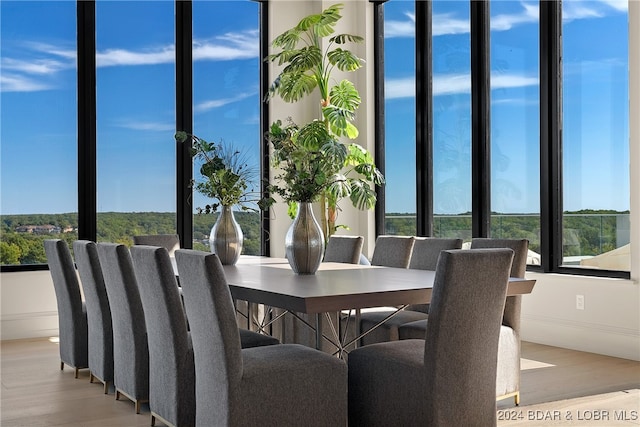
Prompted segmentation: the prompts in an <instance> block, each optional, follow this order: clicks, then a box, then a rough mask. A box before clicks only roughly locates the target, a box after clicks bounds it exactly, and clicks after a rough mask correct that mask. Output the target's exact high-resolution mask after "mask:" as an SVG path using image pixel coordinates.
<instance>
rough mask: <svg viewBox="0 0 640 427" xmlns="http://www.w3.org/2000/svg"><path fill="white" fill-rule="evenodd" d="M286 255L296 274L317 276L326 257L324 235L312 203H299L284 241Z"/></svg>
mask: <svg viewBox="0 0 640 427" xmlns="http://www.w3.org/2000/svg"><path fill="white" fill-rule="evenodd" d="M284 246H285V253H286V256H287V260H288V261H289V265H290V266H291V269H292V270H293V271H294V272H295V273H296V274H315V272H316V271H317V270H318V267H320V262H322V257H323V255H324V235H323V234H322V228H320V224H318V221H316V217H315V216H314V214H313V209H312V205H311V203H299V204H298V213H297V215H296V217H295V219H294V220H293V224H291V226H290V227H289V230H288V231H287V234H286V236H285V240H284Z"/></svg>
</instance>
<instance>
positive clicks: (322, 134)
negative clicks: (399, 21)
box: [265, 4, 384, 238]
mask: <svg viewBox="0 0 640 427" xmlns="http://www.w3.org/2000/svg"><path fill="white" fill-rule="evenodd" d="M342 7H343V5H342V4H335V5H332V6H330V7H328V8H327V9H325V10H324V11H322V13H319V14H313V15H309V16H306V17H304V18H303V19H302V20H300V22H298V24H297V25H296V26H295V27H293V28H291V29H289V30H287V31H285V32H284V33H282V34H280V35H279V36H277V37H276V38H275V39H274V40H273V41H272V43H271V45H272V47H273V48H274V49H276V50H278V51H277V52H276V53H273V54H271V55H268V56H267V58H266V59H265V60H266V61H268V62H273V63H277V64H278V65H281V66H284V67H283V68H282V71H281V72H280V74H279V75H278V76H277V77H276V79H275V80H274V81H273V83H272V84H271V86H270V87H269V90H268V93H267V99H271V98H272V97H274V96H279V97H280V98H281V99H282V100H284V101H285V102H298V101H300V100H301V99H302V98H304V97H305V96H308V95H311V94H312V93H314V91H315V89H316V88H317V89H318V92H319V94H320V109H321V117H320V118H319V119H314V120H312V121H311V122H309V123H307V124H305V125H303V126H298V125H297V124H295V123H293V122H292V121H289V123H288V124H287V125H285V126H283V125H282V122H281V121H276V122H275V123H274V124H273V125H272V126H271V128H270V130H269V132H268V134H267V138H268V139H269V141H270V142H271V143H272V145H273V149H274V150H273V151H274V156H273V165H274V166H275V167H279V168H280V169H281V170H282V171H283V173H282V174H281V175H279V176H277V177H276V180H277V181H279V184H278V183H276V184H275V185H272V188H271V190H272V191H273V192H275V193H277V194H279V195H280V196H281V197H283V199H284V200H285V201H287V202H290V203H291V202H301V201H317V200H319V201H320V203H321V205H322V207H323V209H322V217H321V223H322V227H323V231H324V233H325V236H326V237H327V238H328V237H329V236H330V235H331V234H333V233H334V232H335V230H336V228H337V227H339V226H337V225H336V218H337V212H338V202H339V201H340V199H342V198H346V197H348V198H350V200H351V202H352V203H353V205H354V206H355V207H356V208H358V209H371V208H373V207H374V206H375V203H376V193H375V191H374V188H373V187H374V186H375V185H382V184H383V183H384V177H383V176H382V174H381V173H380V171H379V170H378V169H377V168H376V166H375V164H374V162H373V157H372V156H371V155H370V154H369V153H368V152H367V150H365V149H364V148H363V147H361V146H360V145H358V144H355V143H351V144H350V145H348V146H346V145H344V144H342V143H341V142H340V141H339V138H340V137H347V138H349V139H355V138H357V137H358V129H357V127H356V126H355V125H354V123H353V121H354V119H355V112H356V110H357V109H358V107H359V106H360V103H361V98H360V94H359V93H358V90H357V89H356V88H355V86H354V84H353V83H352V82H351V81H349V80H347V79H343V80H341V81H339V82H337V83H335V82H334V79H333V78H332V72H333V71H334V70H335V69H336V68H337V69H338V70H340V71H343V72H352V71H355V70H357V69H359V68H360V67H362V65H363V63H364V61H363V60H362V59H361V58H359V57H357V56H356V55H355V54H354V53H352V52H351V51H349V50H348V49H345V48H343V46H344V45H345V44H347V43H360V42H362V41H363V38H362V37H360V36H356V35H351V34H337V35H334V33H335V26H336V23H337V22H338V21H339V20H340V19H341V17H342V16H341V14H340V10H341V9H342ZM325 39H328V40H326V41H325ZM302 197H304V199H302ZM296 198H300V199H296Z"/></svg>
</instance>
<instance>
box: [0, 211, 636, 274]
mask: <svg viewBox="0 0 640 427" xmlns="http://www.w3.org/2000/svg"><path fill="white" fill-rule="evenodd" d="M217 216H218V214H217V213H215V214H210V215H194V217H193V248H194V249H199V250H204V251H208V250H209V243H208V237H209V233H210V231H211V227H212V226H213V224H214V223H215V220H216V218H217ZM628 216H629V211H625V212H617V211H611V210H581V211H574V212H565V214H564V217H563V228H564V239H563V241H564V249H563V255H564V256H575V255H582V256H589V255H598V254H600V253H603V252H608V251H611V250H613V249H616V248H617V247H618V246H619V241H620V239H621V237H620V234H623V235H624V233H625V232H626V233H627V236H628V229H627V230H624V227H625V224H628V221H629V219H628ZM235 217H236V220H237V221H238V223H239V224H240V227H241V228H242V232H243V234H244V246H243V252H242V253H243V254H247V255H258V254H260V220H261V218H260V214H259V213H254V212H235ZM625 220H626V223H625ZM0 224H1V229H0V237H1V239H0V264H2V265H12V264H13V265H15V264H45V263H46V262H47V259H46V256H45V253H44V245H43V241H44V240H45V239H54V238H55V239H63V240H64V241H66V242H67V243H68V244H69V246H70V247H71V244H72V243H73V241H75V240H77V238H78V233H77V229H78V218H77V214H76V213H63V214H28V215H3V216H2V221H1V223H0ZM27 225H34V226H40V225H53V226H55V227H59V228H60V230H71V231H68V232H61V233H47V234H33V233H21V232H17V231H16V229H17V228H18V227H20V226H27ZM626 226H627V227H628V225H626ZM433 228H434V233H433V234H434V237H461V238H463V239H465V240H470V239H471V214H461V215H439V216H437V217H435V218H434V227H433ZM175 232H176V216H175V213H172V212H133V213H120V212H105V213H99V214H98V218H97V235H98V236H97V237H98V241H99V242H114V243H122V244H125V245H127V246H131V245H132V244H133V236H135V235H141V234H173V233H175ZM385 234H394V235H415V234H416V224H415V214H406V213H398V214H394V213H390V214H388V215H387V220H386V221H385ZM491 235H492V236H493V237H496V238H519V239H521V238H524V239H528V240H529V248H530V249H531V250H532V251H535V252H539V248H540V237H539V236H540V217H539V215H534V214H497V213H496V214H494V215H493V218H492V221H491Z"/></svg>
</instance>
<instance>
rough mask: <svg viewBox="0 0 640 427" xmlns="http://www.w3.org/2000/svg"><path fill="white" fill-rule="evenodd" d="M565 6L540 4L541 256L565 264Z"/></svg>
mask: <svg viewBox="0 0 640 427" xmlns="http://www.w3.org/2000/svg"><path fill="white" fill-rule="evenodd" d="M561 182H562V3H561V2H560V1H541V2H540V249H541V250H540V252H541V254H540V256H541V266H542V270H543V271H544V272H553V271H557V270H558V268H559V266H560V264H561V261H562V186H561Z"/></svg>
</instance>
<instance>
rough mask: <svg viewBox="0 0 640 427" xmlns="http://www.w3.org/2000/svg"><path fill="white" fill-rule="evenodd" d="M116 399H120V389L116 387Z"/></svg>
mask: <svg viewBox="0 0 640 427" xmlns="http://www.w3.org/2000/svg"><path fill="white" fill-rule="evenodd" d="M116 400H120V391H119V390H118V389H116Z"/></svg>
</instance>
